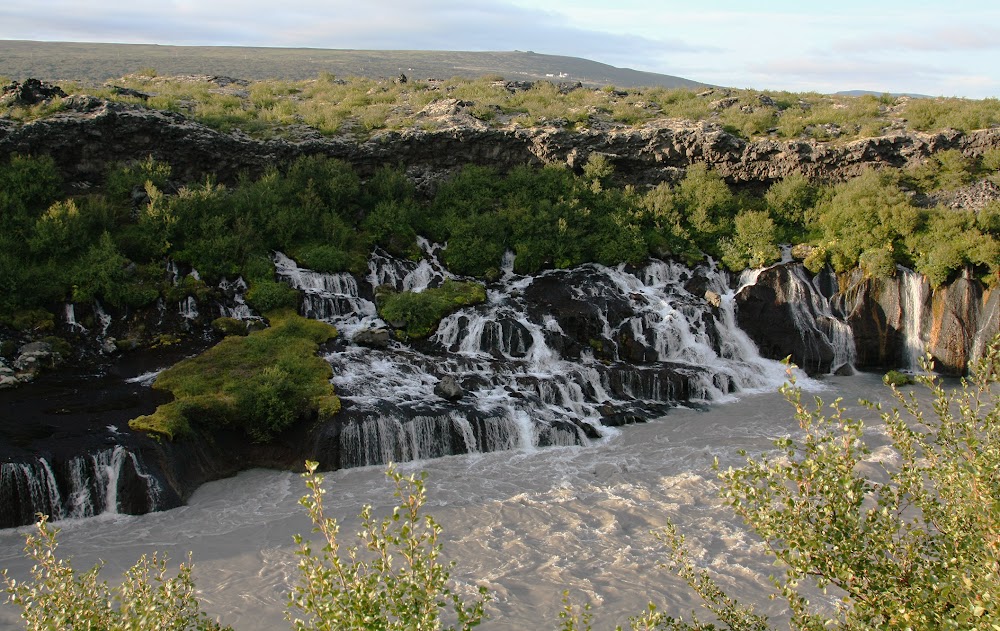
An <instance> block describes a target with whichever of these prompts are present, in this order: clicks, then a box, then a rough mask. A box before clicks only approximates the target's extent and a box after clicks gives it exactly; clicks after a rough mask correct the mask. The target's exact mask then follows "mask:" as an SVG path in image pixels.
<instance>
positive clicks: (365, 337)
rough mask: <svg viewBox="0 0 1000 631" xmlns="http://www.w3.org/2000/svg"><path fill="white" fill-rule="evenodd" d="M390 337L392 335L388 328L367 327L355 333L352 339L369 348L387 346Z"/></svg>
mask: <svg viewBox="0 0 1000 631" xmlns="http://www.w3.org/2000/svg"><path fill="white" fill-rule="evenodd" d="M390 339H391V336H390V335H389V331H387V330H386V329H365V330H363V331H358V332H357V333H355V334H354V336H353V337H352V338H351V341H352V342H354V343H355V344H357V345H359V346H367V347H369V348H387V347H388V346H389V340H390Z"/></svg>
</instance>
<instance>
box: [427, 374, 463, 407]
mask: <svg viewBox="0 0 1000 631" xmlns="http://www.w3.org/2000/svg"><path fill="white" fill-rule="evenodd" d="M434 394H436V395H438V396H439V397H441V398H442V399H447V400H449V401H458V400H459V399H461V398H462V396H463V395H464V394H465V391H464V390H462V386H461V385H459V383H458V381H457V380H456V379H455V377H453V376H452V375H445V376H444V377H441V381H439V382H437V385H435V386H434Z"/></svg>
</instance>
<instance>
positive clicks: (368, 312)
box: [274, 252, 376, 333]
mask: <svg viewBox="0 0 1000 631" xmlns="http://www.w3.org/2000/svg"><path fill="white" fill-rule="evenodd" d="M274 264H275V269H276V271H277V275H278V279H279V280H281V281H283V282H285V283H288V284H289V285H291V286H292V287H294V288H296V289H298V290H300V291H301V292H302V315H303V316H305V317H307V318H313V319H316V320H324V321H327V322H335V323H337V324H338V326H339V327H340V328H341V330H342V331H343V332H345V333H350V332H351V331H353V330H356V329H358V328H365V327H367V326H368V325H369V324H370V323H371V322H372V321H373V320H374V319H375V317H376V316H375V303H373V302H372V301H371V300H368V299H367V298H362V297H361V295H360V293H359V288H358V282H357V280H355V278H354V276H352V275H351V274H348V273H346V272H342V273H338V274H325V273H322V272H316V271H313V270H308V269H304V268H301V267H299V266H298V264H296V263H295V261H293V260H292V259H290V258H289V257H287V256H285V255H284V254H282V253H281V252H275V253H274Z"/></svg>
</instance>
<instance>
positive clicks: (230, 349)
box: [129, 311, 339, 442]
mask: <svg viewBox="0 0 1000 631" xmlns="http://www.w3.org/2000/svg"><path fill="white" fill-rule="evenodd" d="M268 318H269V319H270V321H271V327H270V328H268V329H265V330H263V331H255V332H253V333H250V334H249V335H247V336H246V337H238V336H230V337H226V338H225V339H223V340H222V341H221V342H219V343H218V344H217V345H215V346H214V347H212V348H210V349H208V350H207V351H205V352H204V353H202V354H201V355H198V356H196V357H192V358H190V359H186V360H184V361H181V362H180V363H178V364H175V365H174V366H171V367H170V368H168V369H167V370H165V371H163V372H162V373H160V375H159V376H158V377H157V378H156V381H155V382H154V384H153V387H154V388H156V389H157V390H167V391H169V392H171V393H172V394H173V395H174V401H171V402H170V403H167V404H164V405H161V406H159V407H158V408H157V409H156V411H155V412H153V413H152V414H149V415H145V416H140V417H137V418H135V419H133V420H132V421H130V422H129V426H130V427H132V428H133V429H137V430H141V431H147V432H154V433H157V434H161V435H163V436H166V437H167V438H170V439H173V438H175V437H180V436H184V435H186V434H189V433H191V432H192V431H193V430H194V429H196V428H197V427H205V428H209V429H211V428H213V427H219V426H236V427H240V428H242V429H243V430H244V431H245V432H246V433H247V434H248V435H249V436H250V437H251V438H252V439H254V440H255V441H257V442H267V441H269V440H271V438H273V437H274V436H275V435H276V434H278V433H280V432H282V431H283V430H285V429H287V428H288V427H290V426H291V425H292V424H293V423H294V422H296V421H297V420H299V419H303V418H307V417H310V416H314V415H316V414H319V413H320V412H321V411H322V413H323V414H325V415H331V414H334V413H336V412H335V410H338V409H339V401H335V400H334V399H335V398H336V397H335V395H334V391H333V386H332V385H330V375H331V372H330V371H331V369H330V365H329V364H328V363H327V362H326V361H324V360H323V359H322V358H320V357H317V356H316V350H317V348H318V346H319V344H322V343H323V342H326V341H327V340H329V339H331V338H332V337H334V336H336V335H337V331H336V329H334V328H333V327H332V326H330V325H329V324H326V323H323V322H319V321H317V320H307V319H305V318H302V317H301V316H298V315H295V314H294V313H292V312H290V311H278V312H271V313H269V314H268Z"/></svg>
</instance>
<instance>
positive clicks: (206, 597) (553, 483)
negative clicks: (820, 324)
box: [0, 374, 891, 631]
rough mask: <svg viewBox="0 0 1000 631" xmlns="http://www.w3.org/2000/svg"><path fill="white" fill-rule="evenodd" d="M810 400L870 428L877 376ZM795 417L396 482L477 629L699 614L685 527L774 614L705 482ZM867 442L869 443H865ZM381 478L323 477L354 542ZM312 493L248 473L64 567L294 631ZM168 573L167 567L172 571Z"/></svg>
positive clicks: (522, 455) (355, 473) (9, 553)
mask: <svg viewBox="0 0 1000 631" xmlns="http://www.w3.org/2000/svg"><path fill="white" fill-rule="evenodd" d="M805 385H806V387H807V388H808V389H809V390H810V391H814V392H815V393H816V394H817V395H819V396H822V397H823V398H824V399H825V400H826V401H828V402H829V401H832V400H833V399H835V398H837V397H843V399H844V402H845V404H848V405H849V406H850V409H851V410H852V411H853V412H854V413H856V414H866V415H871V414H872V413H870V412H868V411H867V410H863V409H862V408H860V407H859V406H857V405H851V404H853V403H854V402H856V401H857V399H858V398H859V397H862V398H866V399H869V400H875V401H878V400H888V399H890V398H891V393H890V392H889V390H888V389H886V388H885V387H884V386H882V385H881V383H880V381H879V380H878V378H877V377H876V376H875V375H866V374H859V375H855V376H852V377H827V378H824V379H823V380H822V381H819V382H814V381H807V382H806V383H805ZM797 429H798V428H797V425H796V423H795V421H794V419H793V418H792V413H791V409H790V407H789V406H788V404H787V403H786V402H785V401H784V400H783V399H782V397H781V395H779V394H777V393H775V392H765V393H758V394H743V395H739V396H738V398H736V400H733V401H730V402H728V403H723V404H715V405H712V406H710V407H708V408H703V409H689V408H676V409H674V410H672V411H671V412H670V413H669V414H668V415H666V416H664V417H662V418H660V419H658V420H654V421H651V422H649V423H645V424H638V425H631V426H627V427H623V428H620V429H617V430H615V431H613V432H612V433H611V435H610V436H608V437H607V438H605V439H603V440H601V441H598V442H594V443H592V444H590V445H588V446H572V447H550V448H543V449H542V448H540V449H527V450H519V451H513V452H512V451H501V452H494V453H483V454H470V455H461V456H449V457H444V458H436V459H430V460H418V461H414V462H407V463H403V464H401V465H400V469H401V470H402V471H403V472H417V471H426V472H427V473H428V474H429V478H428V482H427V486H428V490H429V502H428V504H429V505H428V508H427V510H428V512H429V513H430V514H432V515H433V516H434V517H435V518H436V519H437V520H438V521H439V522H440V523H441V524H442V526H443V527H444V535H443V536H444V540H443V542H444V551H445V555H446V556H447V557H449V558H450V559H453V560H455V561H456V562H457V566H456V567H455V569H454V571H453V578H455V579H457V581H458V583H459V586H460V589H464V588H466V587H467V588H469V589H471V588H472V586H473V585H485V586H486V587H487V588H488V589H489V590H490V592H491V593H492V594H493V597H494V600H493V601H492V602H491V603H490V605H489V607H488V612H489V614H490V620H489V621H487V622H486V623H484V625H483V626H482V628H483V629H487V630H497V631H499V630H507V629H510V630H514V629H545V628H555V627H556V625H557V623H558V612H559V610H560V608H561V598H562V592H563V591H564V590H569V592H570V595H571V598H572V599H573V600H574V601H575V602H577V603H583V602H589V603H591V604H592V606H593V607H594V609H593V613H594V628H595V629H605V628H613V626H614V624H616V623H621V624H626V618H627V617H628V616H629V615H634V614H637V613H640V612H641V611H642V609H643V608H644V606H645V604H646V603H647V602H650V601H652V602H654V603H656V604H657V605H658V606H660V607H665V608H666V610H667V611H668V612H669V613H671V614H673V615H680V614H685V615H686V614H688V613H689V612H690V611H691V610H692V609H695V608H697V606H698V602H697V599H696V597H694V596H693V594H692V593H691V591H690V590H689V589H688V588H687V587H686V585H684V584H683V583H682V582H681V581H680V580H679V579H677V578H676V577H674V576H673V575H672V574H671V573H669V572H668V571H667V570H664V569H660V568H659V567H657V564H658V563H660V562H661V561H662V560H663V559H664V558H665V555H664V554H663V552H662V548H661V545H660V544H659V543H657V542H656V540H655V539H654V538H653V537H652V536H651V534H650V531H651V530H655V529H657V528H660V527H662V526H663V525H664V524H665V523H666V521H667V520H672V521H674V522H675V523H677V524H678V526H679V527H680V530H681V531H682V532H683V533H685V534H686V535H687V536H688V541H689V543H690V544H691V545H692V546H693V548H694V549H695V550H696V555H697V557H698V561H699V563H701V564H703V565H705V566H708V567H710V568H711V570H712V571H713V573H715V574H716V576H718V577H719V579H720V582H721V584H722V585H723V586H724V587H726V588H728V589H729V590H730V591H731V592H732V593H733V594H736V595H738V596H739V597H741V598H742V599H744V600H746V601H749V602H753V603H756V604H757V605H758V606H759V607H760V609H761V610H762V611H764V612H766V613H768V614H771V615H776V616H778V617H781V615H782V612H783V607H782V604H781V603H780V602H778V601H769V600H768V598H767V595H768V594H769V593H770V589H769V584H768V582H767V575H768V574H769V573H772V572H774V571H775V568H774V567H773V566H771V564H770V561H769V559H768V558H767V557H766V556H765V555H764V554H763V549H762V545H761V544H760V543H759V542H758V541H757V540H756V539H755V538H754V537H753V536H752V535H750V534H748V532H747V531H746V529H745V528H744V527H743V525H742V523H741V522H740V521H739V520H738V519H737V518H734V517H733V516H732V515H731V513H730V512H729V511H727V510H726V508H725V507H724V506H722V505H721V503H720V501H719V500H718V498H717V491H718V484H717V482H716V480H715V475H714V473H713V472H712V470H711V465H712V461H713V459H714V458H718V459H719V461H720V463H721V464H722V466H723V467H727V466H730V465H733V466H738V465H739V464H740V463H741V462H742V458H741V457H740V456H739V455H738V453H737V452H738V451H739V450H740V449H745V450H747V451H748V452H750V453H759V452H761V451H764V450H767V449H769V448H770V447H771V441H772V439H774V438H776V437H779V436H783V435H787V434H790V433H794V432H795V431H797ZM870 431H871V432H873V433H876V434H877V433H878V430H877V427H874V426H873V428H872V429H871V430H870ZM383 472H384V467H381V466H371V467H362V468H356V469H345V470H340V471H335V472H331V473H328V474H327V476H326V486H327V488H328V489H329V492H328V494H327V496H326V497H327V503H328V510H329V512H330V514H331V515H333V516H336V517H338V518H339V519H342V520H343V528H342V532H343V533H345V534H347V533H352V532H354V531H356V530H357V526H358V520H357V517H356V516H357V514H358V512H359V511H360V510H361V507H362V506H363V505H364V504H366V503H370V504H373V505H374V506H375V507H376V513H377V514H380V515H381V514H386V513H387V512H388V511H389V510H390V508H391V506H392V500H393V498H392V493H391V488H390V484H389V482H388V480H387V479H386V478H385V476H384V473H383ZM304 491H305V486H304V483H303V481H302V480H301V479H300V478H299V476H298V475H296V474H294V473H289V472H276V471H267V470H251V471H246V472H244V473H241V474H239V475H237V476H235V477H233V478H229V479H225V480H220V481H217V482H213V483H209V484H206V485H204V486H203V487H201V488H200V489H199V490H198V491H197V492H196V493H195V494H194V496H193V497H191V499H190V500H189V501H188V503H187V505H186V506H183V507H180V508H176V509H173V510H169V511H164V512H159V513H151V514H147V515H143V516H127V515H117V514H102V515H99V516H97V517H92V518H87V519H67V520H64V521H61V522H59V524H58V526H59V527H60V528H61V529H62V531H61V534H60V537H59V540H60V554H62V555H66V556H71V557H72V558H73V564H74V566H75V567H76V568H78V569H80V570H82V569H85V568H87V567H90V566H91V565H92V564H94V563H95V562H97V561H98V560H103V561H104V562H105V563H106V565H105V567H104V570H103V573H102V576H103V577H104V578H105V579H108V580H111V581H114V580H116V579H117V578H118V577H119V576H120V575H121V572H122V571H123V570H124V569H126V568H127V567H128V566H130V565H131V564H132V563H134V562H135V560H136V559H138V558H139V557H140V556H141V555H143V554H150V553H152V552H153V551H157V550H158V551H162V552H166V553H167V554H168V555H169V556H170V558H171V563H172V564H176V563H177V562H179V561H181V560H183V559H184V558H185V557H186V555H187V553H188V552H189V551H190V552H193V555H194V562H195V581H196V583H197V585H198V588H199V592H200V597H201V598H202V600H203V603H204V606H205V609H206V610H207V611H208V612H209V613H210V614H211V615H212V616H218V618H219V619H220V620H221V621H222V622H224V623H226V624H230V625H232V626H233V627H234V628H235V629H236V630H238V631H258V630H259V631H263V630H265V629H267V630H270V629H281V628H288V624H287V622H285V619H284V609H285V602H286V594H287V592H288V590H289V588H290V586H291V585H292V584H293V582H294V581H295V577H296V567H295V564H296V557H295V555H294V549H295V547H294V544H293V541H292V536H293V535H294V534H295V533H303V534H306V533H309V531H310V524H309V522H308V520H307V518H306V517H305V515H304V512H303V510H302V508H301V507H299V506H298V504H297V500H298V498H299V497H300V496H301V495H302V494H303V493H304ZM27 532H30V527H22V528H18V529H9V530H4V531H0V567H4V568H8V569H9V570H10V574H11V576H13V577H15V578H23V577H26V576H27V574H28V571H29V569H30V563H29V562H28V561H27V560H26V559H25V558H24V557H23V555H22V553H21V550H22V547H23V541H24V535H25V533H27ZM174 567H176V566H175V565H174ZM17 627H18V623H17V611H16V609H14V608H13V606H11V605H9V604H5V605H2V606H0V628H17Z"/></svg>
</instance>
